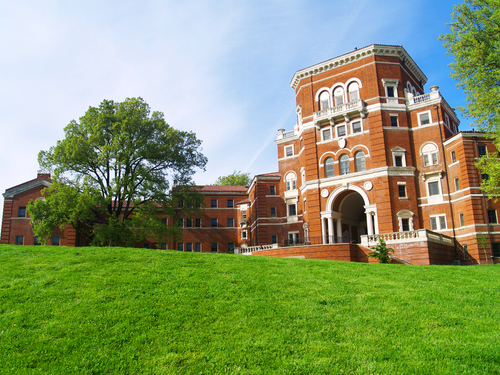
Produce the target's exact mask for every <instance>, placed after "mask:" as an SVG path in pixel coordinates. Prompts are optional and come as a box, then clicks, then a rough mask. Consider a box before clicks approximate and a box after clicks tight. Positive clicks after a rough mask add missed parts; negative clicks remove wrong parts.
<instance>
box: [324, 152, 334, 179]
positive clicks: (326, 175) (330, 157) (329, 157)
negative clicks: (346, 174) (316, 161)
mask: <svg viewBox="0 0 500 375" xmlns="http://www.w3.org/2000/svg"><path fill="white" fill-rule="evenodd" d="M328 159H332V168H333V169H332V171H333V174H332V175H331V176H328V173H327V170H326V161H327V160H328ZM323 166H324V168H325V178H328V177H335V160H334V159H333V157H332V156H328V157H326V158H325V162H324V164H323Z"/></svg>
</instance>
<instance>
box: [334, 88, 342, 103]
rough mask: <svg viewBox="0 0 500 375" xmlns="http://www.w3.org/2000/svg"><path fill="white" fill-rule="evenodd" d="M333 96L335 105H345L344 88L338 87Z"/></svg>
mask: <svg viewBox="0 0 500 375" xmlns="http://www.w3.org/2000/svg"><path fill="white" fill-rule="evenodd" d="M333 96H334V97H335V105H342V104H344V89H343V88H342V87H337V88H336V89H335V91H334V94H333Z"/></svg>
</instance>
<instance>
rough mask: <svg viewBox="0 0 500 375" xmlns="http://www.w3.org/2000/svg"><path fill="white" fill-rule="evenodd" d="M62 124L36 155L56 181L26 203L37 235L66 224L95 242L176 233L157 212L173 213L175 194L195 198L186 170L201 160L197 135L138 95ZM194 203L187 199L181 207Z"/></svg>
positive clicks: (106, 102)
mask: <svg viewBox="0 0 500 375" xmlns="http://www.w3.org/2000/svg"><path fill="white" fill-rule="evenodd" d="M64 132H65V138H64V139H63V140H62V141H58V142H57V144H56V146H54V147H51V148H50V149H49V150H48V151H41V152H40V153H39V155H38V160H39V164H40V166H41V168H42V169H43V170H45V171H49V172H51V173H52V174H53V175H54V178H53V179H54V182H53V184H52V185H51V186H50V187H49V188H48V189H46V191H45V192H44V193H43V194H44V196H45V200H37V201H35V202H31V203H30V205H29V206H28V211H29V213H30V215H31V216H32V218H33V225H34V232H35V234H36V235H39V236H41V237H42V238H47V236H49V235H50V233H51V232H52V230H53V229H54V228H55V227H56V226H59V227H61V228H63V227H64V226H66V225H72V226H73V227H74V228H75V229H77V230H79V231H80V232H83V233H84V234H85V235H87V236H89V237H90V238H92V239H93V241H94V243H95V244H99V245H109V246H113V245H121V244H130V243H131V242H134V241H137V240H141V239H143V238H144V237H145V236H148V237H150V238H151V237H153V238H155V239H156V240H159V239H161V238H165V237H166V236H172V235H175V234H176V228H169V227H168V226H166V225H160V224H162V214H167V215H169V216H171V217H174V216H175V215H176V212H177V213H178V211H179V209H178V202H179V201H181V200H182V201H184V202H187V201H190V200H191V201H193V202H199V201H200V197H199V194H197V191H196V189H195V188H194V187H193V186H192V182H191V176H192V175H193V174H194V172H195V169H196V168H200V169H204V168H205V165H206V162H207V159H206V158H205V156H203V154H202V153H201V151H200V145H201V141H200V140H198V139H197V138H196V136H195V134H194V133H192V132H185V131H179V130H176V129H173V128H172V127H170V126H169V125H168V124H167V123H166V122H165V120H164V118H163V113H161V112H152V113H151V110H150V107H149V105H148V104H147V103H146V102H145V101H144V100H143V99H142V98H127V99H126V100H125V101H124V102H121V103H118V102H114V101H111V100H104V101H103V102H102V103H101V104H100V105H99V107H89V109H88V110H87V112H86V113H85V115H84V116H82V117H81V118H80V121H79V122H77V121H75V120H73V121H71V122H70V123H69V125H68V126H66V128H65V129H64ZM172 181H176V182H177V186H176V188H175V189H171V182H172ZM198 206H199V204H196V203H191V204H189V205H185V206H184V208H183V212H184V213H185V211H189V210H195V208H196V207H198ZM177 233H178V230H177Z"/></svg>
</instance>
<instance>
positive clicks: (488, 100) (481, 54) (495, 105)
mask: <svg viewBox="0 0 500 375" xmlns="http://www.w3.org/2000/svg"><path fill="white" fill-rule="evenodd" d="M452 18H453V22H451V23H450V33H448V34H445V35H441V36H440V40H441V41H443V42H444V43H443V45H444V46H445V47H446V48H447V49H448V54H450V55H453V57H454V59H453V63H452V64H451V68H452V73H451V76H452V77H453V78H454V79H456V80H457V81H458V87H461V88H462V89H463V90H464V92H465V93H466V95H467V99H466V100H467V107H466V108H460V110H461V111H462V112H463V114H464V115H465V116H466V117H468V118H471V119H473V120H474V121H475V123H476V125H477V128H478V129H479V130H481V131H485V132H487V135H488V136H489V137H491V138H494V139H495V145H496V147H497V149H499V150H500V148H499V146H500V126H499V125H500V0H466V1H464V2H463V3H461V4H458V5H455V6H454V8H453V13H452ZM497 157H498V155H496V154H495V155H493V157H488V156H483V157H482V158H481V159H480V160H479V161H478V162H477V163H476V167H477V168H479V169H480V170H481V173H483V174H488V175H489V177H490V178H489V179H488V180H484V181H483V182H482V184H481V188H482V189H483V190H484V191H485V192H486V194H487V195H488V197H489V198H491V199H495V200H497V199H498V195H499V194H500V188H499V186H500V165H499V162H498V159H497Z"/></svg>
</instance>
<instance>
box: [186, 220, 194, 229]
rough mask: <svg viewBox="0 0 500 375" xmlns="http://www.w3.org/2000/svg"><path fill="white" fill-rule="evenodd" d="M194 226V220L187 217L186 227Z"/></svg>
mask: <svg viewBox="0 0 500 375" xmlns="http://www.w3.org/2000/svg"><path fill="white" fill-rule="evenodd" d="M192 226H193V220H191V219H186V228H191V227H192Z"/></svg>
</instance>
